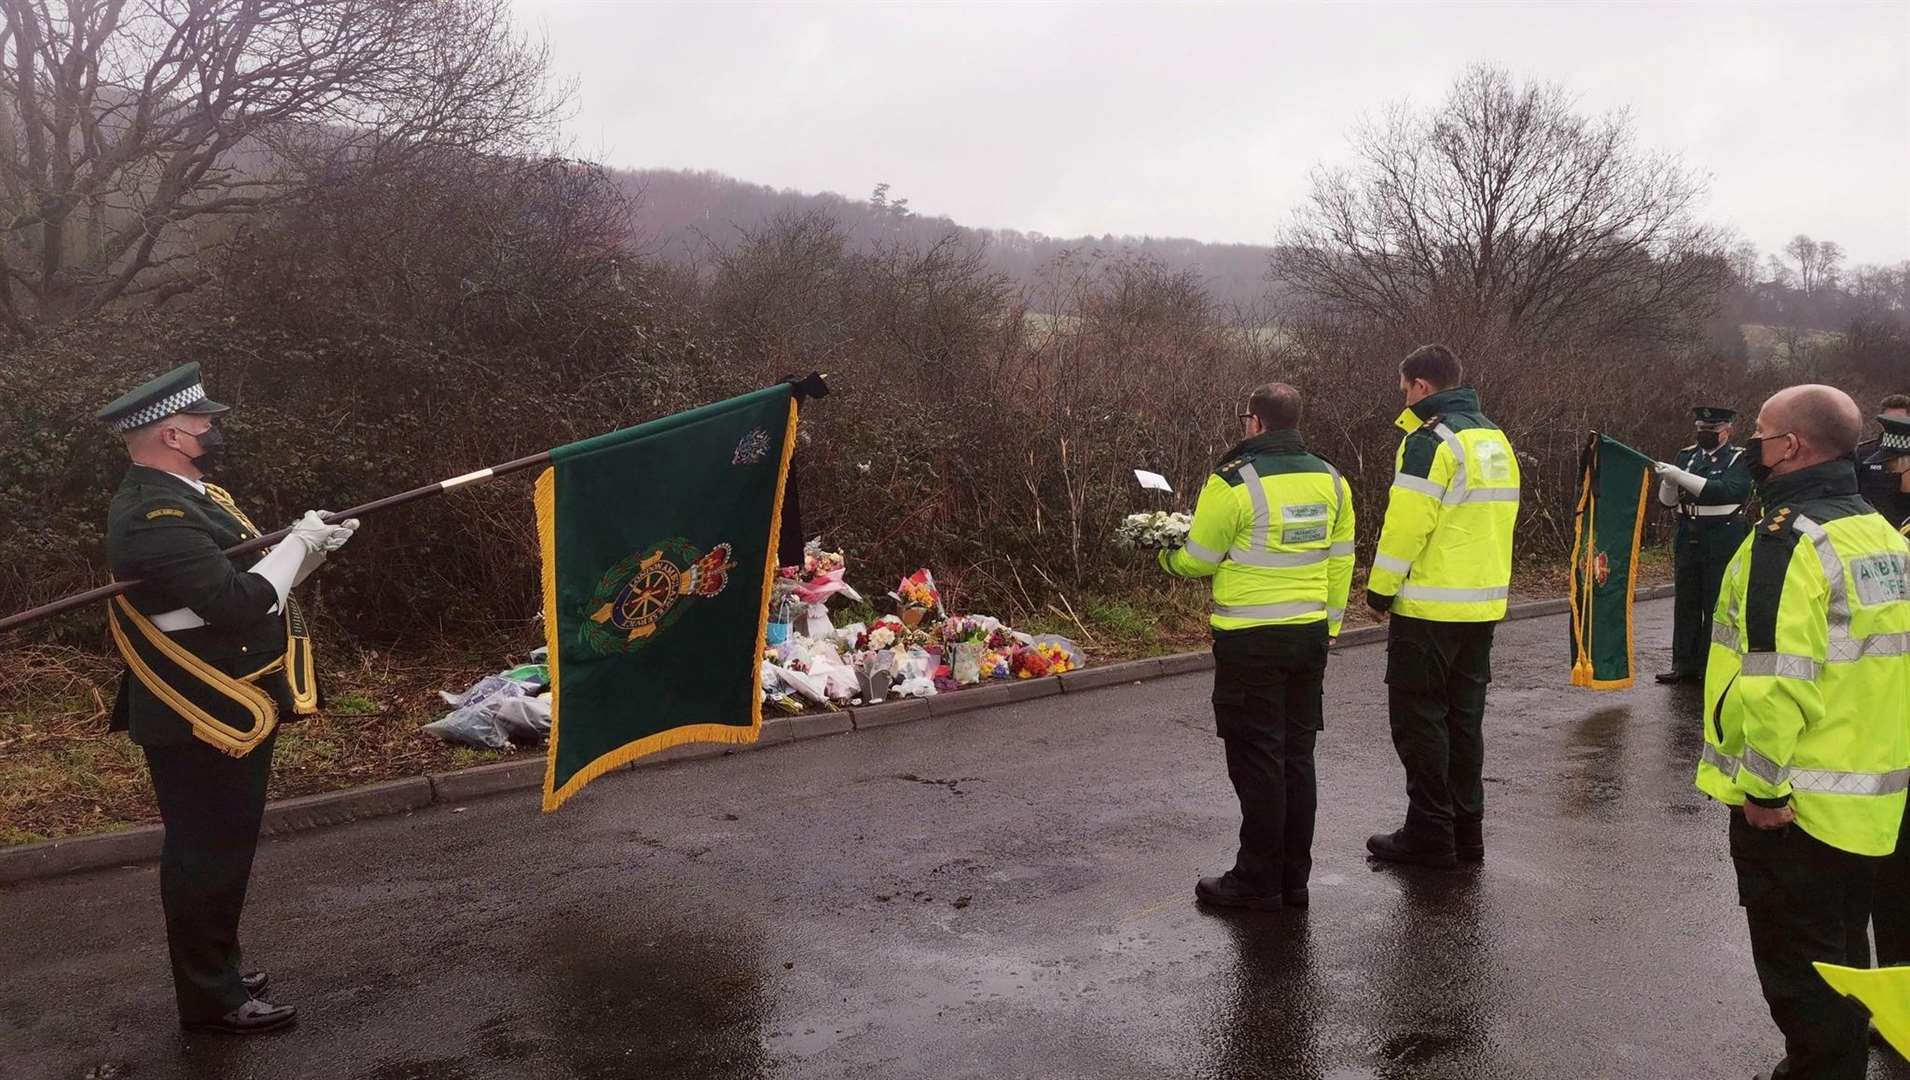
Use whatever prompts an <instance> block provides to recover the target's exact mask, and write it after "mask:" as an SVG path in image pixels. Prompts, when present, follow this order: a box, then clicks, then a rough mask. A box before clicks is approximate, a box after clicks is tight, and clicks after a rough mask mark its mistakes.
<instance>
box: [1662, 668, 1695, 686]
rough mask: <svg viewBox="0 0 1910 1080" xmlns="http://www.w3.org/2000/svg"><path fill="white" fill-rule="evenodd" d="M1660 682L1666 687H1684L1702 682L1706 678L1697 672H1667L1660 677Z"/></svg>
mask: <svg viewBox="0 0 1910 1080" xmlns="http://www.w3.org/2000/svg"><path fill="white" fill-rule="evenodd" d="M1657 678H1658V681H1659V682H1660V683H1663V684H1664V685H1666V686H1683V685H1686V684H1687V683H1695V682H1702V681H1703V680H1704V676H1702V675H1700V674H1698V673H1697V672H1695V671H1666V672H1661V673H1660V674H1659V675H1658V677H1657Z"/></svg>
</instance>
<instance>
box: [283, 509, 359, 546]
mask: <svg viewBox="0 0 1910 1080" xmlns="http://www.w3.org/2000/svg"><path fill="white" fill-rule="evenodd" d="M357 528H358V521H357V519H356V518H354V519H352V520H350V521H344V522H340V523H339V524H337V525H327V524H326V523H325V517H324V514H323V513H321V512H320V511H317V510H307V511H305V516H304V517H302V518H299V519H298V524H296V525H294V526H292V534H291V535H290V536H288V537H286V539H287V540H288V541H289V540H297V541H298V542H299V543H301V544H304V545H305V550H306V551H307V552H309V553H310V554H313V555H330V554H331V553H332V552H334V551H337V550H338V549H339V548H342V547H344V546H345V542H346V541H348V540H350V539H351V534H352V533H353V532H354V531H356V530H357Z"/></svg>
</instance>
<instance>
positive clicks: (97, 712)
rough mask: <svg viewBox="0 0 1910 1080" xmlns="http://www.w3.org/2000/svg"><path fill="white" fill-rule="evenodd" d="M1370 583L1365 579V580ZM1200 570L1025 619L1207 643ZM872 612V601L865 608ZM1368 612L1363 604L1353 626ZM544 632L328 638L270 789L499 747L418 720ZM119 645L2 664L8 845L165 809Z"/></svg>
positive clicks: (474, 758)
mask: <svg viewBox="0 0 1910 1080" xmlns="http://www.w3.org/2000/svg"><path fill="white" fill-rule="evenodd" d="M1567 578H1568V575H1567V572H1566V568H1565V567H1564V566H1563V565H1559V564H1535V565H1531V566H1521V567H1519V568H1518V570H1517V572H1516V574H1515V579H1514V595H1515V597H1516V598H1518V599H1523V600H1532V599H1541V598H1547V597H1556V596H1560V595H1563V594H1564V592H1565V588H1566V581H1567ZM1670 579H1671V562H1670V553H1669V551H1668V550H1664V549H1648V550H1647V551H1646V552H1645V554H1644V559H1643V563H1642V567H1641V571H1640V578H1639V580H1640V584H1641V585H1654V584H1660V583H1663V582H1666V581H1669V580H1670ZM1359 584H1361V583H1360V582H1357V581H1356V582H1355V585H1356V587H1357V586H1358V585H1359ZM1206 607H1207V592H1206V587H1205V585H1204V584H1201V583H1192V582H1187V583H1177V582H1171V581H1162V582H1159V583H1158V584H1152V585H1148V586H1144V587H1142V588H1139V589H1136V590H1134V591H1131V592H1129V593H1127V594H1123V595H1101V594H1096V593H1093V592H1082V593H1078V594H1074V595H1068V596H1061V597H1058V598H1057V600H1056V601H1055V602H1053V603H1051V604H1048V605H1047V606H1046V607H1045V608H1044V609H1043V610H1040V611H1038V612H1035V613H1033V614H1031V615H1027V616H1024V617H1021V618H1019V619H1017V620H1016V625H1017V628H1019V629H1022V630H1025V631H1028V632H1030V633H1038V634H1061V635H1064V636H1067V637H1069V638H1072V639H1074V640H1075V641H1077V642H1079V643H1080V644H1081V646H1082V647H1083V648H1084V649H1085V650H1086V651H1087V653H1088V655H1089V658H1090V660H1091V662H1093V663H1096V664H1102V663H1115V662H1118V661H1121V660H1132V659H1137V658H1140V657H1143V656H1157V655H1163V654H1167V653H1175V652H1185V651H1188V650H1191V649H1199V648H1204V647H1205V646H1206V643H1207V616H1206ZM865 614H867V613H865ZM839 621H841V620H840V619H839ZM1371 621H1372V620H1371V618H1370V616H1369V615H1368V613H1367V611H1366V609H1365V607H1364V606H1363V605H1361V604H1358V603H1355V604H1353V605H1352V606H1351V607H1350V608H1349V610H1348V612H1347V625H1348V627H1349V628H1351V627H1355V626H1360V625H1365V624H1368V623H1370V622H1371ZM533 644H535V643H534V642H528V643H527V642H525V641H521V640H510V639H505V638H494V639H492V640H487V641H481V642H468V641H467V642H460V643H453V642H437V643H434V644H432V645H430V646H426V647H420V648H418V649H416V650H413V651H410V652H406V653H403V654H397V653H391V652H385V651H379V650H370V649H367V650H360V651H357V652H354V653H348V654H347V653H341V651H340V650H337V649H329V650H328V649H325V648H324V645H323V643H322V642H321V644H320V660H321V672H320V678H321V683H322V685H323V686H324V687H325V689H326V708H325V711H324V713H323V714H321V715H319V716H316V717H313V718H310V719H307V720H304V721H301V722H299V723H296V724H289V725H287V726H285V727H284V728H282V729H281V731H282V734H281V735H280V738H279V745H278V749H277V752H276V754H275V755H274V760H273V771H272V787H271V793H270V794H271V797H272V798H274V799H283V798H289V797H291V796H295V795H310V794H316V793H319V792H325V791H336V790H339V789H341V788H349V787H356V786H359V785H362V784H370V783H375V782H378V781H381V780H394V779H399V778H402V777H409V776H419V775H422V774H424V773H427V772H439V771H443V770H447V769H458V768H464V767H467V766H471V765H481V764H485V763H487V762H491V761H496V760H499V759H500V758H501V757H503V756H504V755H502V754H499V753H495V752H489V751H474V750H468V749H464V748H460V747H452V746H447V745H445V744H444V743H442V742H439V741H438V740H437V739H435V738H433V737H431V736H429V735H426V734H424V733H423V732H421V731H420V730H419V728H420V727H421V726H422V725H424V724H426V723H428V722H430V721H432V720H436V719H438V718H439V717H441V716H443V715H444V713H445V712H446V711H447V710H446V708H445V706H444V705H443V703H442V702H441V701H439V699H438V697H437V693H436V692H437V691H439V690H461V689H463V688H464V687H466V686H468V685H470V684H471V683H472V682H474V681H476V680H477V679H478V678H480V677H481V676H484V675H488V674H491V673H493V672H496V671H498V670H501V669H502V668H504V667H506V666H508V664H510V663H514V662H520V661H521V660H522V659H523V657H524V654H525V653H526V652H528V650H529V649H530V647H531V646H532V645H533ZM119 672H120V664H119V661H118V659H117V657H114V656H111V655H106V654H100V653H91V652H86V651H82V650H77V649H66V648H55V647H30V648H25V649H18V650H10V651H9V653H8V656H7V664H6V667H5V670H4V671H0V847H4V846H9V845H14V844H25V843H32V842H34V841H39V840H51V839H58V838H61V837H67V836H79V835H86V834H90V833H100V832H112V831H116V830H120V829H126V828H130V827H132V826H134V825H140V824H145V823H148V822H153V821H157V820H158V817H159V815H158V810H157V808H156V807H155V806H154V804H153V798H152V789H151V784H150V783H149V781H148V779H147V775H146V766H145V760H144V758H143V756H142V755H141V753H140V750H139V748H138V747H136V746H134V745H132V744H131V743H130V742H128V741H127V740H126V738H125V736H124V735H122V734H117V733H109V732H108V731H107V730H106V720H107V712H108V709H109V708H110V706H111V704H112V700H113V693H114V688H115V686H116V684H117V682H118V679H119Z"/></svg>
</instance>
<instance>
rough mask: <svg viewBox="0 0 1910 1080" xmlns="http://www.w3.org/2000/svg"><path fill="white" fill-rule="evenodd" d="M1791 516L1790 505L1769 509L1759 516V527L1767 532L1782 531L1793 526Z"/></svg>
mask: <svg viewBox="0 0 1910 1080" xmlns="http://www.w3.org/2000/svg"><path fill="white" fill-rule="evenodd" d="M1791 516H1792V511H1791V508H1790V507H1788V506H1780V507H1778V508H1777V509H1776V510H1770V511H1767V512H1766V513H1765V515H1764V516H1763V517H1762V518H1759V519H1758V523H1757V527H1758V528H1760V529H1762V530H1764V531H1765V532H1772V533H1781V532H1784V531H1785V530H1787V529H1789V528H1790V527H1791V525H1792V520H1791Z"/></svg>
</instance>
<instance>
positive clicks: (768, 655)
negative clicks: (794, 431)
mask: <svg viewBox="0 0 1910 1080" xmlns="http://www.w3.org/2000/svg"><path fill="white" fill-rule="evenodd" d="M846 571H847V561H846V560H845V559H844V558H843V556H842V553H841V552H834V551H825V550H823V547H822V543H821V541H820V540H812V541H810V542H809V545H808V547H807V549H806V550H805V551H804V553H803V565H801V566H786V567H783V569H782V571H781V574H780V575H779V577H778V579H777V583H776V590H775V594H774V598H773V600H772V602H771V605H770V622H769V632H768V634H767V636H766V640H767V641H768V646H767V648H766V649H765V650H764V653H763V695H764V698H765V699H766V700H768V701H769V702H770V703H771V704H774V705H776V706H778V707H780V708H783V709H787V710H788V711H791V712H800V711H802V709H803V708H805V707H806V706H808V705H820V706H824V707H835V706H837V705H844V704H851V705H864V704H871V703H874V702H878V701H884V700H887V699H889V698H891V697H931V696H933V695H935V694H946V693H950V692H953V691H957V690H960V689H962V688H964V687H969V686H978V685H981V684H983V683H987V682H989V681H992V680H996V679H1038V678H1041V677H1043V676H1046V675H1059V674H1061V673H1063V672H1066V671H1073V670H1074V669H1076V668H1078V667H1081V666H1082V665H1083V664H1085V663H1086V662H1087V658H1086V656H1084V655H1083V654H1082V652H1081V650H1080V648H1079V647H1078V646H1076V645H1075V644H1074V642H1072V641H1069V640H1068V639H1067V638H1063V637H1056V636H1052V635H1033V634H1024V633H1021V632H1020V631H1017V630H1015V629H1013V628H1011V627H1008V626H1005V625H1003V624H1002V622H1001V620H999V619H996V618H993V617H991V616H987V615H950V614H949V613H948V612H947V611H946V610H944V609H943V606H942V594H941V592H940V591H939V590H938V589H937V588H936V587H935V576H934V575H933V574H931V573H930V572H929V571H928V570H926V569H924V570H917V571H916V572H915V573H913V574H910V575H909V576H908V577H906V578H903V579H902V581H901V582H899V583H898V584H897V585H896V587H895V588H894V589H893V590H892V591H890V593H889V594H888V598H889V600H890V601H891V602H892V603H893V605H894V607H895V613H894V614H888V615H883V616H881V617H879V618H877V619H876V620H875V621H874V622H873V623H870V624H863V623H851V624H848V625H845V626H840V627H839V626H836V625H835V624H834V622H833V621H832V620H831V618H830V615H829V610H828V602H829V600H830V598H832V597H835V596H841V597H844V598H845V599H847V600H850V601H851V602H855V601H860V600H861V599H862V597H861V595H860V594H858V593H857V592H856V591H855V590H854V589H853V588H851V587H849V585H848V584H847V583H846V582H845V581H844V580H843V578H844V575H845V573H846Z"/></svg>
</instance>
